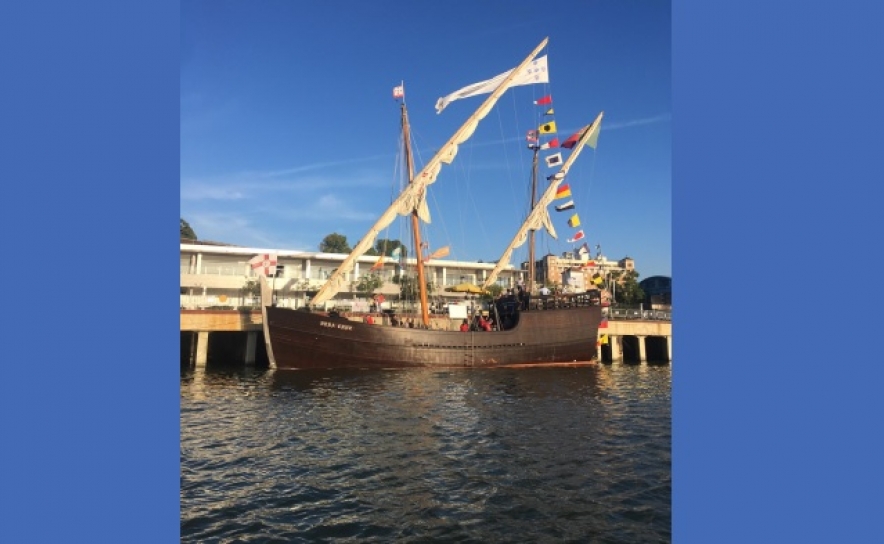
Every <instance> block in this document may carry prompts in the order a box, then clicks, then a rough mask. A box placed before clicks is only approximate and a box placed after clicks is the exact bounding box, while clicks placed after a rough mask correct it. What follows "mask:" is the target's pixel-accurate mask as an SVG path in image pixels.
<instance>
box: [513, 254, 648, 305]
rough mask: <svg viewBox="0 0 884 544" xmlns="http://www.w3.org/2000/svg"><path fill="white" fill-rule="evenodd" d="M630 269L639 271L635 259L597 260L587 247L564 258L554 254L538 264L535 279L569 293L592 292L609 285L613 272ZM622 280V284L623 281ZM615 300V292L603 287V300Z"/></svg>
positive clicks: (525, 266)
mask: <svg viewBox="0 0 884 544" xmlns="http://www.w3.org/2000/svg"><path fill="white" fill-rule="evenodd" d="M522 268H523V269H527V268H528V263H522ZM630 270H635V261H634V260H633V259H632V258H631V257H624V258H623V259H620V260H619V261H616V262H615V261H609V260H608V258H607V257H605V256H604V255H601V254H599V255H596V257H595V258H593V257H592V256H591V255H590V253H589V250H588V249H587V247H586V245H585V244H584V245H583V246H581V247H580V248H579V249H578V250H577V251H576V252H570V251H566V252H564V253H562V255H561V256H560V257H558V256H556V255H553V254H552V253H550V254H547V255H545V256H544V257H543V258H542V259H540V260H539V261H537V262H536V263H535V272H536V274H535V277H536V278H537V283H538V284H543V283H546V284H551V285H558V286H561V287H562V288H563V289H564V291H565V292H575V293H579V292H583V291H585V290H587V289H591V288H593V286H596V285H598V286H599V287H600V288H602V287H604V286H607V283H608V281H609V279H610V274H611V273H612V272H627V271H630ZM593 280H595V281H593ZM619 281H622V278H621V279H620V280H619ZM611 299H612V295H611V293H609V292H608V290H607V289H604V288H602V300H611Z"/></svg>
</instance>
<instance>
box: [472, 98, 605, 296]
mask: <svg viewBox="0 0 884 544" xmlns="http://www.w3.org/2000/svg"><path fill="white" fill-rule="evenodd" d="M604 115H605V112H601V113H599V116H598V117H596V119H595V121H593V122H592V124H590V125H589V126H588V127H585V128H584V129H583V133H582V134H581V136H580V140H579V141H578V143H577V145H576V146H575V147H574V150H573V151H572V152H571V155H570V156H569V157H568V160H566V161H565V164H563V165H562V169H561V170H559V171H558V172H557V173H556V174H555V175H553V176H551V177H552V180H551V181H550V184H549V186H548V187H547V188H546V191H544V193H543V195H541V197H540V199H539V200H538V201H537V205H535V206H534V209H533V210H531V213H530V214H528V217H527V219H525V221H524V222H523V223H522V227H521V228H520V229H519V230H518V232H516V235H515V236H514V237H513V241H512V242H510V245H509V246H508V247H507V248H506V251H504V252H503V255H502V256H501V257H500V260H498V261H497V265H496V266H495V267H494V270H492V271H491V273H489V274H488V277H487V278H486V279H485V283H483V284H482V287H483V288H484V289H487V288H488V287H489V286H490V285H491V284H492V283H494V282H495V281H496V280H497V276H498V274H500V271H501V270H503V267H505V266H507V265H508V264H509V262H510V256H511V255H512V253H513V249H515V248H517V247H519V246H521V245H522V244H524V243H525V240H526V239H527V238H528V231H529V230H538V229H540V228H541V227H544V228H546V230H547V231H548V232H549V234H550V236H552V237H553V238H558V237H557V236H556V231H555V229H554V228H553V225H552V220H551V219H550V217H549V210H548V209H547V206H549V204H550V203H551V202H552V201H553V198H554V197H555V195H556V191H557V190H558V188H559V185H560V184H561V183H562V181H563V180H564V179H565V176H566V175H567V174H568V170H569V169H570V168H571V165H572V164H573V163H574V161H575V160H577V157H578V156H579V155H580V151H581V150H582V149H583V144H588V143H591V142H595V139H596V138H598V131H599V128H600V127H601V124H602V116H604ZM560 174H561V175H560Z"/></svg>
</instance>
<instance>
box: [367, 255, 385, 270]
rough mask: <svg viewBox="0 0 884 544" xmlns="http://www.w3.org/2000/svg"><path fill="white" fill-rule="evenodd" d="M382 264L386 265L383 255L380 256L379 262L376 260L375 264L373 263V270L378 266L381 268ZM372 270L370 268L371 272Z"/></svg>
mask: <svg viewBox="0 0 884 544" xmlns="http://www.w3.org/2000/svg"><path fill="white" fill-rule="evenodd" d="M382 266H384V256H383V255H381V256H380V257H378V262H376V263H374V265H372V267H371V270H377V269H378V268H381V267H382ZM371 270H369V272H371Z"/></svg>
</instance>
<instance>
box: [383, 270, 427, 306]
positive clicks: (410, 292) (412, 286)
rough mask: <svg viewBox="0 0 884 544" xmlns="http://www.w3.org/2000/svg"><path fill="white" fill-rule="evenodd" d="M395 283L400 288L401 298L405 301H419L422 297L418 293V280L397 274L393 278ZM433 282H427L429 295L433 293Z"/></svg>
mask: <svg viewBox="0 0 884 544" xmlns="http://www.w3.org/2000/svg"><path fill="white" fill-rule="evenodd" d="M393 283H395V284H396V285H398V286H399V298H401V299H405V300H417V298H418V297H419V296H420V293H419V292H418V287H417V286H418V283H417V278H416V277H414V276H411V275H408V274H396V275H395V276H393ZM433 288H434V287H433V282H431V281H428V282H427V293H432V292H433Z"/></svg>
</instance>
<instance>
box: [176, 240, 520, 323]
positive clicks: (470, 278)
mask: <svg viewBox="0 0 884 544" xmlns="http://www.w3.org/2000/svg"><path fill="white" fill-rule="evenodd" d="M265 253H272V254H275V255H277V266H276V277H274V278H271V279H270V281H271V285H272V287H273V290H274V294H275V297H276V304H277V305H278V306H283V307H289V308H299V307H302V306H304V305H305V303H306V302H307V300H309V298H310V296H312V294H313V293H315V291H317V290H318V289H319V288H320V287H321V286H322V284H323V283H325V281H326V280H327V279H328V277H329V276H330V275H331V273H332V272H333V271H334V270H335V268H337V267H338V266H339V265H340V263H341V262H342V261H343V260H344V258H346V255H344V254H337V253H321V252H309V251H295V250H283V249H266V248H249V247H241V246H234V245H229V244H222V243H217V242H206V241H197V240H188V239H182V240H181V263H180V265H181V295H180V296H181V307H182V308H185V309H199V308H212V307H232V308H237V307H241V306H257V304H258V303H257V300H256V297H255V296H254V295H251V294H249V293H247V292H244V288H245V287H246V286H247V284H248V283H249V282H250V281H252V282H254V281H255V280H257V278H258V276H257V274H256V273H255V272H254V271H253V270H252V268H251V266H250V265H249V260H250V259H251V258H252V257H254V256H256V255H261V254H265ZM377 261H378V257H377V256H371V255H364V256H362V257H360V258H359V259H358V261H357V263H356V266H355V267H354V269H353V270H352V271H351V272H350V273H349V274H347V278H346V279H347V282H348V283H347V286H346V287H345V288H344V289H342V290H341V291H340V292H339V293H338V294H337V295H336V296H335V298H334V299H332V300H330V301H328V302H327V303H326V304H325V307H326V308H332V307H347V306H348V305H349V304H351V303H352V301H355V300H365V299H366V296H365V295H364V294H362V293H359V292H358V291H357V290H356V284H357V283H358V281H359V278H361V277H362V276H364V275H368V274H377V275H378V276H380V278H381V280H382V281H383V282H384V283H383V285H382V286H381V287H380V288H379V289H376V290H375V291H374V294H379V295H384V297H385V300H386V301H387V302H385V303H384V304H385V307H390V306H391V305H395V304H396V301H397V300H398V298H399V297H398V295H399V285H398V284H396V283H394V282H393V278H394V276H396V275H398V274H399V273H400V272H401V269H400V263H398V262H393V260H391V259H390V258H387V262H386V263H384V264H383V265H382V266H381V267H380V268H379V269H376V270H371V268H372V267H373V266H375V265H376V264H377ZM406 264H407V265H411V266H412V267H413V265H414V259H413V258H409V259H406ZM424 266H425V274H426V279H427V281H428V282H430V283H432V285H433V291H432V292H431V293H430V295H431V304H438V305H439V307H441V305H443V304H445V303H448V302H456V301H462V300H464V299H465V298H467V297H468V295H465V294H464V293H451V292H447V291H445V288H446V287H450V286H453V285H457V284H459V283H473V284H481V283H482V282H484V281H485V279H486V278H487V276H488V273H489V272H491V271H492V270H493V269H494V266H495V263H481V262H470V261H453V260H447V259H446V260H441V259H440V260H430V261H427V262H426V263H425V265H424ZM526 278H527V272H526V271H525V270H521V269H516V268H515V267H513V266H512V265H509V266H507V267H506V268H504V269H503V271H502V272H501V273H500V275H499V276H498V278H497V281H496V282H495V283H497V284H498V285H500V286H501V287H502V288H504V289H512V288H514V287H515V286H516V285H518V284H519V283H522V282H524V281H525V280H526Z"/></svg>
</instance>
